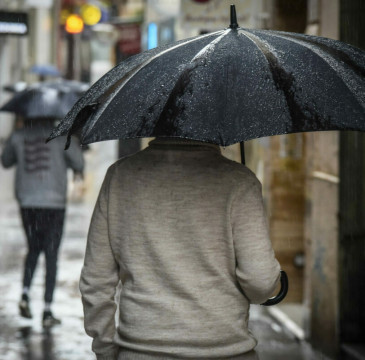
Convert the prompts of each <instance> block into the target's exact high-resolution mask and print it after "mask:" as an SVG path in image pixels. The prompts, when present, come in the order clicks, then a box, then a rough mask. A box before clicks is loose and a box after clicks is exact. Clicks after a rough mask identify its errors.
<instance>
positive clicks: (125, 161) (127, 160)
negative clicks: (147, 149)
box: [107, 150, 143, 175]
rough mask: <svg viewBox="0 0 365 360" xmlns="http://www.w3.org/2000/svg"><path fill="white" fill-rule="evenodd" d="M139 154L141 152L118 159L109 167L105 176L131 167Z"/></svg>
mask: <svg viewBox="0 0 365 360" xmlns="http://www.w3.org/2000/svg"><path fill="white" fill-rule="evenodd" d="M141 153H143V150H142V151H139V152H137V153H135V154H132V155H128V156H125V157H122V158H120V159H118V160H117V161H116V162H115V163H113V164H112V165H110V166H109V168H108V170H107V174H109V175H112V174H114V173H115V172H117V171H119V170H122V171H123V170H125V169H126V168H127V167H130V166H133V165H134V164H135V162H136V159H137V158H139V157H140V155H141Z"/></svg>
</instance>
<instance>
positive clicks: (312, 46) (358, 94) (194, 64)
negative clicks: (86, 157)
mask: <svg viewBox="0 0 365 360" xmlns="http://www.w3.org/2000/svg"><path fill="white" fill-rule="evenodd" d="M231 22H232V23H231V25H230V27H229V28H227V29H225V30H221V31H217V32H215V33H211V34H207V35H203V36H199V37H195V38H192V39H186V40H182V41H180V42H177V43H173V44H170V45H167V46H162V47H159V48H155V49H153V50H150V51H147V52H144V53H141V54H138V55H136V56H134V57H131V58H129V59H127V60H126V61H123V62H121V63H120V64H119V65H117V66H116V67H114V68H113V69H112V70H110V71H109V72H108V73H107V74H106V75H104V76H103V77H102V78H101V79H100V80H99V81H98V82H96V83H95V84H94V85H93V86H92V87H91V88H90V90H89V91H88V92H87V93H86V94H85V96H83V97H82V98H81V99H80V101H78V102H77V103H76V105H75V106H74V107H73V108H72V110H71V111H70V112H69V114H68V115H67V116H66V118H65V119H64V121H63V122H62V123H61V124H60V125H59V127H58V128H57V130H56V131H54V132H53V133H52V135H51V137H50V138H54V137H56V136H59V135H66V134H68V135H70V134H72V133H74V132H76V131H81V141H82V143H84V144H88V143H91V142H96V141H101V140H109V139H129V138H136V137H153V136H173V137H181V138H189V139H194V140H201V141H207V142H212V143H215V144H219V145H222V146H227V145H230V144H233V143H236V142H241V141H245V140H250V139H254V138H259V137H263V136H270V135H279V134H289V133H294V132H302V131H320V130H365V100H364V99H365V96H364V95H365V90H364V89H365V86H364V85H365V81H364V73H365V52H364V51H362V50H360V49H357V48H354V47H352V46H350V45H348V44H345V43H342V42H340V41H335V40H331V39H326V38H321V37H315V36H309V35H302V34H295V33H286V32H278V31H269V30H252V29H242V28H240V27H238V25H237V23H236V20H235V14H234V13H233V17H232V19H231Z"/></svg>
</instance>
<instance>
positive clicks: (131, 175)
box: [80, 140, 279, 359]
mask: <svg viewBox="0 0 365 360" xmlns="http://www.w3.org/2000/svg"><path fill="white" fill-rule="evenodd" d="M260 190H261V188H260V184H259V182H258V181H257V179H256V177H255V176H254V175H253V173H251V172H250V171H249V170H248V169H247V168H246V167H244V166H242V165H240V164H237V163H234V162H232V161H229V160H227V159H225V158H224V157H223V156H222V155H221V154H220V152H219V148H218V147H217V146H214V145H209V144H202V143H196V142H185V141H182V142H181V144H179V141H172V142H171V143H170V142H169V141H167V140H163V141H154V142H152V143H151V145H150V147H149V148H148V149H146V150H145V151H142V152H140V153H138V154H136V155H134V156H132V157H129V158H127V159H123V160H121V161H119V162H117V163H116V164H114V165H113V166H112V167H111V168H110V170H109V171H108V174H107V176H106V179H105V182H104V185H103V189H102V191H101V194H100V197H99V200H98V204H97V206H96V210H95V213H94V217H93V220H92V223H91V228H90V233H89V240H88V249H87V253H86V258H85V265H84V268H83V273H82V277H81V283H80V288H81V290H82V294H83V300H84V305H85V328H86V330H87V331H88V332H89V333H90V335H92V336H93V337H94V338H95V341H94V351H95V352H96V353H97V355H99V358H100V359H103V356H104V355H107V353H108V352H112V351H113V345H112V344H111V339H112V337H113V334H114V331H115V330H114V329H112V325H111V323H110V322H108V321H107V320H106V315H105V314H106V312H107V311H110V312H111V313H113V311H114V310H113V309H112V305H111V303H110V299H111V295H112V293H111V291H112V289H113V287H115V285H116V283H117V281H118V279H119V275H120V279H121V281H122V290H121V295H120V316H119V327H118V330H117V335H116V337H115V343H116V344H117V345H119V346H120V347H121V350H120V355H119V358H120V359H124V358H125V359H127V358H133V354H138V353H139V354H143V355H144V356H147V357H146V359H148V358H149V357H148V356H151V358H152V356H153V355H158V356H159V358H161V359H168V358H169V357H170V356H171V357H172V356H175V358H176V357H177V358H194V359H199V358H208V359H213V358H225V357H232V356H235V355H240V354H243V353H245V352H248V351H250V350H252V349H253V348H254V346H255V345H256V340H255V339H254V338H253V336H252V335H251V334H250V332H249V331H248V328H247V322H248V311H249V302H253V303H261V302H263V301H265V300H266V299H267V297H268V296H270V295H271V294H272V292H273V290H274V288H275V286H276V284H277V281H278V278H279V265H278V263H277V261H276V260H275V257H274V254H273V252H272V248H271V244H270V240H269V237H268V234H267V226H266V224H265V219H264V217H263V213H262V211H263V209H262V201H261V200H262V198H261V193H260ZM99 212H100V213H99ZM103 219H104V220H103ZM103 235H106V236H107V237H108V238H109V241H110V250H111V251H110V253H109V252H108V250H105V251H104V250H103V246H102V245H98V243H99V242H103V241H105V239H104V240H102V238H103ZM96 237H98V239H96ZM96 251H97V252H98V253H96ZM94 252H95V254H94ZM107 253H108V254H107ZM108 256H110V258H108ZM111 256H112V257H111ZM91 259H92V260H91ZM91 261H92V262H91ZM118 271H119V274H118ZM90 304H93V306H90ZM100 311H102V312H103V314H104V318H103V319H102V318H98V314H100ZM106 323H108V326H105V324H106ZM108 342H109V344H108ZM114 349H115V345H114ZM102 355H103V356H102ZM128 356H129V357H128ZM130 356H131V357H130ZM99 358H98V359H99Z"/></svg>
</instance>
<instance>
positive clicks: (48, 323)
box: [42, 311, 61, 328]
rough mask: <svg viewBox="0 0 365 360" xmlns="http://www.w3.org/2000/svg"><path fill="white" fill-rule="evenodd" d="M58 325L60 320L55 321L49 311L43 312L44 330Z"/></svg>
mask: <svg viewBox="0 0 365 360" xmlns="http://www.w3.org/2000/svg"><path fill="white" fill-rule="evenodd" d="M59 324H61V320H59V319H56V318H55V317H53V315H52V312H51V311H44V312H43V321H42V325H43V327H44V328H50V327H52V326H54V325H59Z"/></svg>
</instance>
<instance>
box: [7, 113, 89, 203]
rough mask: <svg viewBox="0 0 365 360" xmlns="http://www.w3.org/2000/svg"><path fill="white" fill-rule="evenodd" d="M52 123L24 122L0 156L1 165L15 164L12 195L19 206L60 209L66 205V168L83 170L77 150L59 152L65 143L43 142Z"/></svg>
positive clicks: (44, 121)
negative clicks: (0, 157) (13, 193)
mask: <svg viewBox="0 0 365 360" xmlns="http://www.w3.org/2000/svg"><path fill="white" fill-rule="evenodd" d="M53 128H54V126H53V124H52V122H50V121H46V120H39V121H33V122H32V123H31V122H30V121H28V122H26V124H25V127H24V128H21V129H18V130H16V131H14V132H13V134H12V135H11V137H10V138H9V141H8V142H7V144H6V146H5V148H4V152H3V154H2V164H3V166H4V167H6V168H7V167H10V166H13V165H15V164H16V179H15V195H16V198H17V200H18V201H19V204H20V206H21V207H32V208H63V207H65V202H66V188H67V168H68V167H70V168H72V169H74V170H75V171H78V172H82V171H83V166H84V162H83V158H82V154H81V151H80V150H79V149H77V146H76V145H75V144H73V147H72V149H70V151H69V152H66V151H64V150H63V147H64V142H65V140H64V139H63V138H58V139H56V140H55V141H51V142H49V143H47V144H46V143H45V140H46V139H47V137H48V135H49V134H50V132H51V131H52V129H53Z"/></svg>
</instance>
